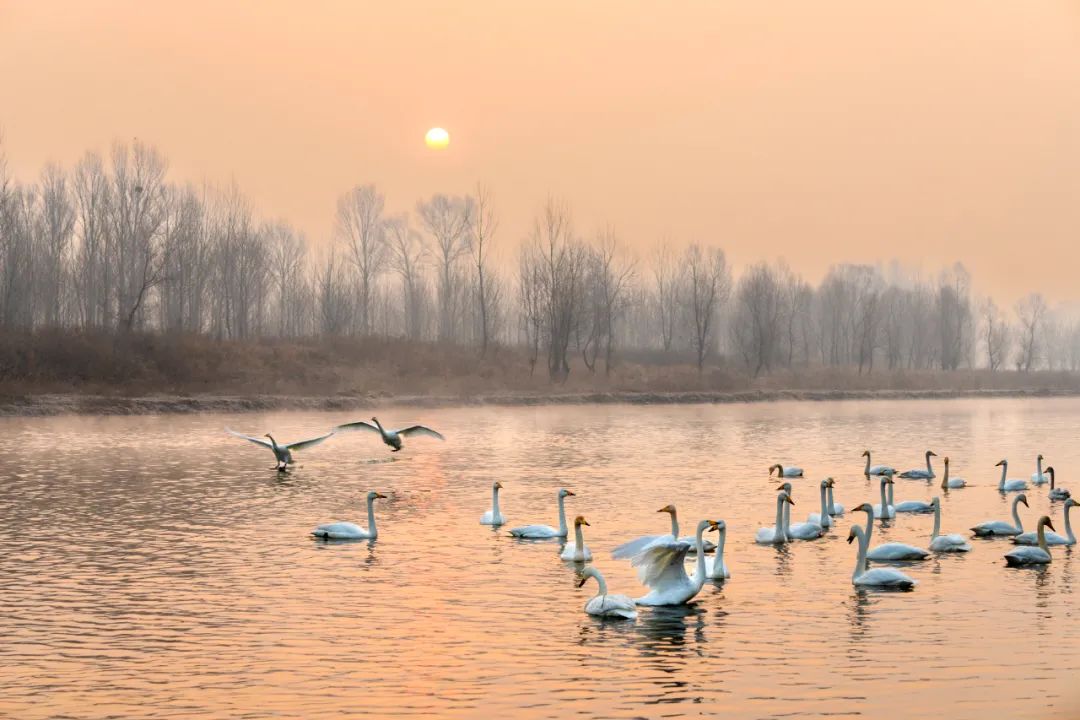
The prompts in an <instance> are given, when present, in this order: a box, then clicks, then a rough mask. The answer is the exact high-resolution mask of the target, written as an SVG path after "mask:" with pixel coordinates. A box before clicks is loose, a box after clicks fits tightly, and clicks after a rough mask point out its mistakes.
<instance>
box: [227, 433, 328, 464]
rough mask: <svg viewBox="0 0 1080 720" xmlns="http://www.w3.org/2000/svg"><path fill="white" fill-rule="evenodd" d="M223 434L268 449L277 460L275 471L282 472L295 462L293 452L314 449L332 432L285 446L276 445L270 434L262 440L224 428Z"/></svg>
mask: <svg viewBox="0 0 1080 720" xmlns="http://www.w3.org/2000/svg"><path fill="white" fill-rule="evenodd" d="M225 432H227V433H229V434H230V435H235V436H236V437H238V438H243V439H245V440H247V441H248V442H253V443H255V444H256V445H262V446H263V447H265V448H270V450H271V452H273V453H274V458H275V459H276V460H277V469H278V470H282V471H283V470H285V468H286V467H288V466H289V465H292V464H293V463H294V462H295V461H294V460H293V456H292V451H293V450H303V449H304V448H309V447H314V446H316V445H318V444H319V443H321V442H322V441H323V440H325V439H327V438H328V437H330V436H332V435H333V434H334V432H333V431H330V432H328V433H326V434H325V435H320V436H319V437H317V438H311V439H310V440H298V441H296V442H291V443H288V444H287V445H278V442H277V440H275V439H274V438H273V437H272V436H271V435H270V433H267V434H266V437H268V438H270V439H269V440H263V439H262V438H257V437H252V436H250V435H244V434H243V433H238V432H236V431H235V430H231V429H229V428H225Z"/></svg>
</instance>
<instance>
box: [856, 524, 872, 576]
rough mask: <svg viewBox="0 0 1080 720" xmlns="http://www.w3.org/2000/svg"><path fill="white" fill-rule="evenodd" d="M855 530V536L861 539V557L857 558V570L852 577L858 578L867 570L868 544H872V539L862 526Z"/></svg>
mask: <svg viewBox="0 0 1080 720" xmlns="http://www.w3.org/2000/svg"><path fill="white" fill-rule="evenodd" d="M854 530H855V537H856V538H858V540H859V557H858V559H857V560H855V572H853V573H852V574H851V579H852V580H857V579H858V577H859V576H860V575H862V574H863V573H864V572H866V546H867V545H869V544H870V541H869V538H868V537H867V536H866V535H865V534H864V533H863V532H862V529H861V528H855V529H854Z"/></svg>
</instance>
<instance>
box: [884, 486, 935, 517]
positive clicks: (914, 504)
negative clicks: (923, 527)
mask: <svg viewBox="0 0 1080 720" xmlns="http://www.w3.org/2000/svg"><path fill="white" fill-rule="evenodd" d="M894 485H895V483H893V484H891V485H889V505H891V506H892V509H893V510H895V511H896V512H898V513H928V512H932V511H933V509H934V506H933V505H931V504H930V503H928V502H923V501H922V500H904V501H903V502H895V501H894V500H893V486H894Z"/></svg>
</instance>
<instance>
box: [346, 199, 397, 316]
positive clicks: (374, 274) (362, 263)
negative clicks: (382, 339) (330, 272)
mask: <svg viewBox="0 0 1080 720" xmlns="http://www.w3.org/2000/svg"><path fill="white" fill-rule="evenodd" d="M385 205H386V201H385V199H384V198H383V196H382V194H381V193H379V192H378V191H377V190H376V189H375V186H374V185H361V186H357V187H355V188H353V189H352V190H351V191H350V192H348V193H347V194H345V195H342V196H341V197H340V198H339V199H338V205H337V234H338V237H339V238H340V239H341V241H342V242H343V243H344V244H345V247H346V251H347V254H348V257H349V260H350V261H351V262H352V264H353V268H354V269H355V270H356V276H357V280H358V282H359V285H360V287H359V291H360V298H359V315H360V333H361V334H362V335H367V334H368V333H369V332H370V331H371V297H372V291H373V289H374V285H375V281H376V279H377V278H378V276H379V274H380V273H381V272H382V271H383V269H384V267H385V265H386V259H387V249H386V227H385V224H386V221H385V219H384V218H383V208H384V206H385Z"/></svg>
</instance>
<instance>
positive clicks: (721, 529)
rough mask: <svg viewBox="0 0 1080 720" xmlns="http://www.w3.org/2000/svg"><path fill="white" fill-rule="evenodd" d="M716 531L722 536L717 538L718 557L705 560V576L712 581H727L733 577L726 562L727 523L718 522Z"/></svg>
mask: <svg viewBox="0 0 1080 720" xmlns="http://www.w3.org/2000/svg"><path fill="white" fill-rule="evenodd" d="M716 531H717V532H718V533H719V534H720V536H719V537H718V538H716V555H715V556H714V557H707V558H705V575H706V576H707V577H708V578H709V579H710V580H727V579H728V578H729V577H731V571H729V570H728V566H727V563H726V562H724V541H725V540H726V539H727V523H725V522H724V521H723V520H717V521H716Z"/></svg>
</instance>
